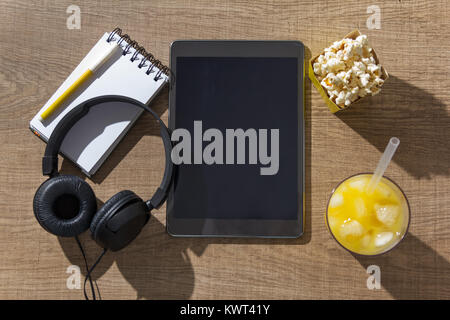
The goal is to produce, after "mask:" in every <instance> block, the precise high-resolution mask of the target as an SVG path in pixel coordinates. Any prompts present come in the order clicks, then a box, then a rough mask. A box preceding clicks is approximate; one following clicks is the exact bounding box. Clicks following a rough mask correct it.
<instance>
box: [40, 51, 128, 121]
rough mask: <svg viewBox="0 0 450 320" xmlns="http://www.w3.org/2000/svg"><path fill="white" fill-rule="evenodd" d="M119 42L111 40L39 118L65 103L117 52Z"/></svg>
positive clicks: (44, 116)
mask: <svg viewBox="0 0 450 320" xmlns="http://www.w3.org/2000/svg"><path fill="white" fill-rule="evenodd" d="M118 47H119V46H118V44H117V42H110V45H109V47H108V48H107V50H105V52H103V53H102V54H100V55H99V56H98V57H97V58H96V59H95V61H93V63H92V65H91V66H90V67H88V69H87V70H86V71H85V72H84V73H83V74H82V75H81V76H80V77H79V78H78V79H77V80H76V81H75V82H74V83H72V84H71V85H70V86H69V87H68V88H67V89H66V91H64V92H63V94H61V95H60V96H59V97H58V98H57V99H56V100H55V101H54V102H53V103H52V104H51V105H50V106H49V107H48V108H47V109H45V110H44V112H42V113H41V115H40V117H39V120H40V121H43V120H45V119H46V118H48V117H49V116H50V115H51V114H52V113H53V112H54V111H55V110H56V109H58V108H59V106H60V105H61V103H63V102H64V101H65V100H66V99H67V98H68V97H69V96H70V95H71V94H72V93H74V92H75V91H76V90H77V89H78V88H79V87H80V86H81V85H82V84H83V83H84V82H85V81H86V80H87V79H89V78H90V77H91V76H92V74H94V72H96V71H97V70H98V69H99V68H100V67H101V66H102V65H103V64H104V63H105V62H106V61H107V60H108V59H109V58H110V57H111V56H112V55H113V53H114V52H115V50H116V49H117V48H118Z"/></svg>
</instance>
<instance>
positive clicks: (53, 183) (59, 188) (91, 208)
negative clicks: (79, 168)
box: [33, 175, 97, 237]
mask: <svg viewBox="0 0 450 320" xmlns="http://www.w3.org/2000/svg"><path fill="white" fill-rule="evenodd" d="M96 210H97V201H96V198H95V194H94V191H93V190H92V188H91V187H90V186H89V184H87V183H86V182H85V181H84V180H83V179H81V178H79V177H77V176H71V175H59V176H56V177H53V178H50V179H48V180H46V181H45V182H44V183H42V184H41V186H40V187H39V189H38V190H37V191H36V194H35V195H34V199H33V211H34V215H35V217H36V219H37V221H38V222H39V224H40V225H41V226H42V227H43V228H44V229H45V230H47V231H48V232H50V233H52V234H54V235H56V236H61V237H74V236H77V235H79V234H81V233H83V232H84V231H86V230H87V229H88V228H89V225H90V223H91V220H92V217H93V216H94V213H95V212H96Z"/></svg>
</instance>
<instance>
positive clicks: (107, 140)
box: [30, 28, 170, 176]
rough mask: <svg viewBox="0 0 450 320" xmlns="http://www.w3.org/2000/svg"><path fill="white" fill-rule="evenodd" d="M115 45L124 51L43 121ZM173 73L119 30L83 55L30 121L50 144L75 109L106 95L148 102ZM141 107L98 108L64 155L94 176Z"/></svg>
mask: <svg viewBox="0 0 450 320" xmlns="http://www.w3.org/2000/svg"><path fill="white" fill-rule="evenodd" d="M110 41H117V43H118V44H119V46H120V49H121V50H116V51H115V53H114V55H113V56H112V57H111V58H110V59H109V60H108V61H107V62H106V63H105V64H104V65H103V66H102V67H101V68H100V69H99V70H98V72H97V73H96V74H95V76H94V77H92V78H93V79H92V80H91V81H88V82H87V83H86V84H84V85H83V86H82V87H81V88H79V89H78V90H77V91H76V93H75V94H74V95H73V96H71V97H70V98H69V100H68V101H66V102H65V103H64V104H63V105H61V106H60V108H58V110H57V112H55V113H54V114H53V115H52V116H51V117H50V118H49V119H47V120H45V121H44V122H41V121H40V120H39V116H40V114H41V113H42V112H43V111H44V110H45V109H46V108H47V107H48V106H49V105H51V104H52V103H53V101H55V100H56V99H57V98H58V97H59V96H60V95H61V94H62V93H63V92H64V91H65V90H66V89H67V88H68V87H69V86H70V85H71V84H72V83H73V82H74V81H75V80H76V79H78V78H79V77H80V76H81V74H82V73H83V72H84V71H85V70H86V68H87V66H88V65H89V64H90V63H91V61H92V59H95V57H97V56H98V55H99V53H101V52H103V51H104V50H105V46H107V45H108V42H110ZM169 72H170V71H169V69H168V68H167V67H166V66H164V65H163V64H162V63H161V62H160V61H159V60H157V59H156V58H155V57H154V56H153V55H152V54H151V53H148V52H147V51H146V50H145V49H144V48H143V47H141V46H139V45H138V44H137V42H136V41H133V40H132V39H130V37H129V36H128V35H126V34H124V35H122V31H121V30H120V29H119V28H116V29H114V30H113V31H112V32H110V33H105V34H104V35H103V37H102V38H101V39H100V40H99V41H98V42H97V43H96V44H95V46H94V47H93V48H92V49H91V51H89V53H88V54H87V55H86V56H85V57H84V59H83V60H82V61H81V63H80V64H79V65H78V66H77V67H76V68H75V69H74V70H73V72H72V73H71V74H70V75H69V77H68V78H67V79H66V80H65V81H64V82H63V84H62V85H61V86H60V87H59V88H58V90H56V92H55V93H54V94H53V96H52V97H51V98H50V99H49V100H48V101H47V103H46V104H45V105H44V106H43V107H42V108H41V110H40V111H39V112H38V113H37V114H36V116H35V117H34V118H33V119H32V120H31V121H30V129H31V130H32V132H34V133H35V134H36V135H37V136H39V137H40V138H41V139H42V140H44V141H45V142H47V141H48V139H49V137H50V135H51V134H52V132H53V129H54V128H55V127H56V125H57V124H58V122H59V121H60V120H61V119H62V118H63V117H64V116H65V115H66V114H67V113H68V112H69V111H70V110H71V109H72V108H74V107H75V106H77V105H78V104H80V103H82V102H83V101H86V100H88V99H90V98H93V97H97V96H102V95H111V94H115V95H123V96H127V97H131V98H134V99H136V100H138V101H140V102H142V103H145V104H148V103H150V101H151V100H152V99H153V98H154V97H155V96H156V95H157V94H158V92H159V91H160V90H161V89H162V88H163V87H164V85H165V84H166V83H167V82H168V81H169ZM142 112H143V110H142V109H140V108H138V107H136V106H132V105H129V104H128V105H127V104H124V103H109V104H104V105H98V106H95V107H93V108H91V110H90V111H89V113H88V114H87V115H86V116H85V117H83V118H82V119H81V120H80V121H79V122H78V123H76V124H75V125H74V126H73V128H72V129H71V130H70V131H69V133H68V134H67V136H66V138H65V139H64V142H63V144H62V146H61V150H60V153H61V154H62V155H63V156H64V157H65V158H68V159H70V160H71V161H73V162H74V163H75V164H76V165H77V166H78V167H80V168H81V170H82V171H83V172H84V173H85V174H86V175H88V176H91V175H93V174H95V172H96V171H97V170H98V169H99V167H100V166H101V165H102V163H103V162H104V161H105V160H106V158H107V157H108V156H109V155H110V153H111V152H112V151H113V150H114V148H115V147H116V145H117V144H118V143H119V142H120V140H121V139H122V138H123V137H124V136H125V134H126V133H127V131H128V130H129V129H130V128H131V127H132V125H133V124H134V123H135V122H136V120H137V119H138V118H139V116H140V115H141V113H142Z"/></svg>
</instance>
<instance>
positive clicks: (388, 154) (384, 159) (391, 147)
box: [367, 137, 400, 194]
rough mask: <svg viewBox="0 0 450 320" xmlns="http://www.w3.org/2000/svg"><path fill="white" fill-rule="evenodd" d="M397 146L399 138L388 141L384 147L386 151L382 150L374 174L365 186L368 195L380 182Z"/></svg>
mask: <svg viewBox="0 0 450 320" xmlns="http://www.w3.org/2000/svg"><path fill="white" fill-rule="evenodd" d="M399 144H400V139H399V138H396V137H392V138H391V139H390V140H389V143H388V145H387V146H386V149H385V150H384V153H383V155H382V156H381V159H380V161H379V162H378V165H377V168H376V169H375V172H374V173H373V175H372V178H371V179H370V181H369V184H368V185H367V193H368V194H371V193H372V192H374V190H375V188H376V186H377V185H378V182H380V179H381V177H382V176H383V174H384V172H385V171H386V169H387V167H388V165H389V163H390V162H391V159H392V157H393V156H394V153H395V151H396V150H397V148H398V145H399Z"/></svg>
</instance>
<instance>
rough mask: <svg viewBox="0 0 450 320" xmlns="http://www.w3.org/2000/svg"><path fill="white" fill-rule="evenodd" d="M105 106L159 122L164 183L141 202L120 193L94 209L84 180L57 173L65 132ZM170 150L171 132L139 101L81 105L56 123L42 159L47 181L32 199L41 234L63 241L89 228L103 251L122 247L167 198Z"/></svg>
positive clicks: (100, 99)
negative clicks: (120, 105) (140, 112)
mask: <svg viewBox="0 0 450 320" xmlns="http://www.w3.org/2000/svg"><path fill="white" fill-rule="evenodd" d="M108 102H124V103H128V104H131V105H134V106H137V107H139V108H142V109H144V110H145V111H147V112H149V113H150V114H151V115H152V116H153V117H154V118H155V119H156V120H157V121H158V122H159V125H160V132H161V137H162V140H163V144H164V150H165V158H166V160H165V168H164V176H163V179H162V182H161V184H160V186H159V187H158V189H157V190H156V192H155V193H154V194H153V196H152V197H151V198H150V199H149V200H147V201H144V200H142V199H141V198H140V197H139V196H137V195H136V194H135V193H134V192H132V191H130V190H123V191H120V192H119V193H117V194H115V195H114V196H113V197H111V198H110V199H109V200H108V201H106V202H105V203H104V204H103V206H102V207H101V208H100V209H99V210H97V201H96V197H95V194H94V191H93V190H92V189H91V187H90V186H89V184H88V183H87V182H86V181H84V180H83V179H81V178H80V177H77V176H73V175H62V174H59V172H58V153H59V150H60V147H61V144H62V142H63V141H64V138H65V136H66V135H67V133H68V132H69V130H70V129H71V128H72V127H73V126H74V125H75V124H76V123H77V122H78V121H79V120H80V119H82V118H83V117H84V116H85V115H86V114H87V113H88V112H89V110H90V108H91V107H93V106H96V105H98V104H101V103H108ZM171 150H172V143H171V140H170V134H169V129H168V128H167V127H166V125H165V124H164V122H163V121H162V120H161V119H160V118H159V117H158V115H157V114H156V113H155V112H154V111H153V110H152V109H150V108H149V107H148V106H146V105H145V104H143V103H141V102H139V101H137V100H134V99H131V98H128V97H124V96H114V95H110V96H101V97H97V98H93V99H90V100H87V101H85V102H83V103H81V104H79V105H78V106H76V107H75V108H73V109H72V110H71V111H70V112H68V113H67V115H66V116H64V118H63V119H62V120H61V121H60V122H59V123H58V125H57V126H56V128H55V129H54V130H53V133H52V135H51V137H50V139H49V141H48V143H47V147H46V149H45V154H44V157H43V158H42V173H43V174H44V176H49V179H47V180H46V181H44V182H43V183H42V184H41V186H40V187H39V188H38V189H37V191H36V194H35V195H34V200H33V211H34V215H35V217H36V219H37V221H38V222H39V224H40V225H41V226H42V227H43V228H44V229H45V230H47V231H48V232H50V233H52V234H54V235H56V236H61V237H77V236H78V235H79V234H81V233H83V232H84V231H86V230H87V229H88V228H90V230H91V235H92V238H93V239H94V240H95V242H96V243H97V244H98V245H99V246H101V247H102V248H103V249H104V252H106V250H110V251H118V250H120V249H122V248H124V247H126V246H127V245H128V244H129V243H131V242H132V241H133V240H134V239H135V238H136V237H137V236H138V234H139V233H140V231H141V229H142V228H143V227H144V226H145V224H146V223H147V221H148V220H149V218H150V211H151V210H152V209H154V208H159V207H160V206H161V205H162V204H163V203H164V201H165V200H166V198H167V193H168V190H169V187H170V183H171V181H172V174H173V164H172V161H171V159H170V153H171ZM68 213H70V214H69V215H68ZM77 241H78V238H77ZM83 254H84V253H83Z"/></svg>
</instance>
